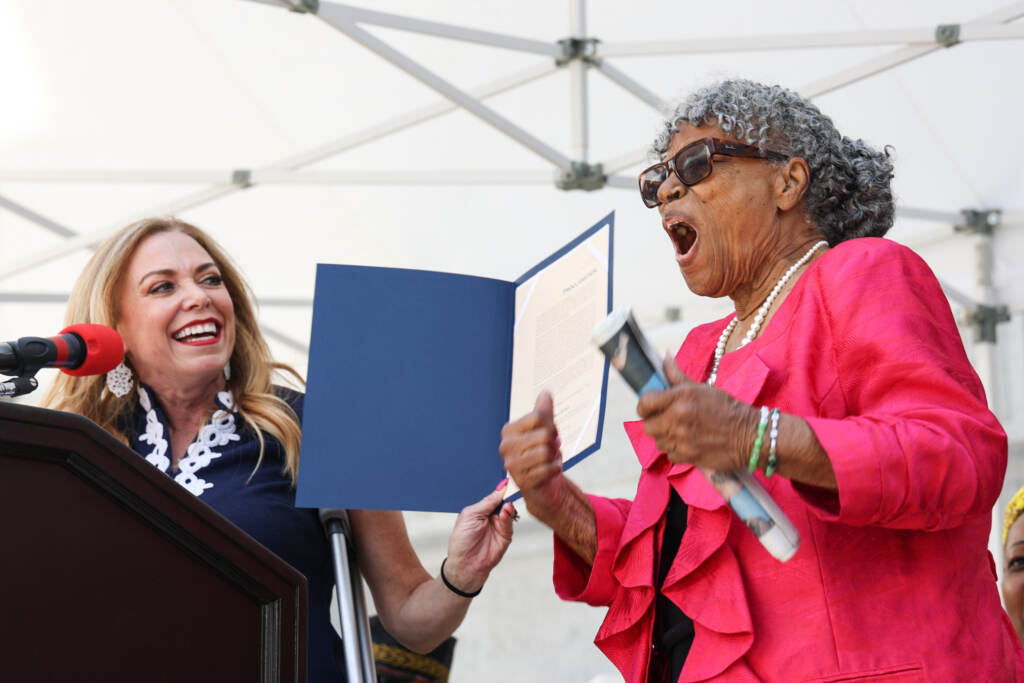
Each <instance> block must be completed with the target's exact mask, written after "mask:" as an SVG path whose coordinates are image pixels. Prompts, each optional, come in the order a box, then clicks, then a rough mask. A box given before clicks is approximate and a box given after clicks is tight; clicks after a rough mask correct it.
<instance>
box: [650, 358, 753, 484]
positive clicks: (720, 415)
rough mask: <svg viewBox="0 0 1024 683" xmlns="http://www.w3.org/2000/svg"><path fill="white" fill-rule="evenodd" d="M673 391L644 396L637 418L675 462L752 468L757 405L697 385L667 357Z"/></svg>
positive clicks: (666, 361) (728, 468)
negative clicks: (752, 447)
mask: <svg viewBox="0 0 1024 683" xmlns="http://www.w3.org/2000/svg"><path fill="white" fill-rule="evenodd" d="M664 367H665V376H666V378H667V379H668V381H669V385H670V386H669V388H668V389H666V390H664V391H651V392H648V393H646V394H644V395H643V396H642V397H641V398H640V401H639V403H637V408H636V411H637V414H638V415H639V416H640V417H641V418H642V419H643V421H644V431H645V432H647V433H648V434H649V435H651V436H652V437H654V441H655V443H656V444H657V445H658V449H659V450H662V451H664V452H665V454H666V455H667V456H668V459H669V460H670V461H672V462H674V463H691V464H693V465H696V466H697V467H701V468H706V469H712V470H719V471H726V472H728V471H732V470H735V469H738V468H740V467H746V464H747V460H748V459H749V457H750V448H751V446H752V444H753V443H754V436H755V434H756V432H757V423H758V420H759V417H758V412H757V410H756V409H755V408H753V407H752V406H749V405H747V404H745V403H741V402H740V401H737V400H736V399H734V398H733V397H731V396H729V394H727V393H725V392H724V391H722V390H720V389H716V388H715V387H712V386H708V385H707V384H703V383H700V384H698V383H697V382H694V381H693V380H692V379H690V378H689V377H687V376H686V375H685V374H683V372H682V371H681V370H680V369H679V367H678V366H677V365H676V363H675V360H674V359H673V358H672V357H671V356H666V358H665V363H664Z"/></svg>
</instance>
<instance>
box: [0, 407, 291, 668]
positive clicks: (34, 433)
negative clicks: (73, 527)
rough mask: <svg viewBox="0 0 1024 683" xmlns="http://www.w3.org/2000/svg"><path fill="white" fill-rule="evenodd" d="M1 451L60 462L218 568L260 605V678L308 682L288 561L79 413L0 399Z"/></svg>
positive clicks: (168, 538) (0, 454) (3, 454)
mask: <svg viewBox="0 0 1024 683" xmlns="http://www.w3.org/2000/svg"><path fill="white" fill-rule="evenodd" d="M0 458H22V459H28V460H34V461H37V462H47V463H49V464H53V465H57V466H59V467H63V468H64V469H65V470H67V471H68V472H70V473H71V474H73V475H74V476H76V477H78V478H79V479H80V480H81V481H83V482H85V483H87V484H89V485H91V486H93V487H95V488H96V489H98V490H99V491H100V492H101V493H102V494H103V495H105V496H107V497H108V498H109V499H110V500H111V501H113V502H115V503H117V504H118V505H120V506H121V507H122V508H124V509H125V510H126V511H127V512H128V513H130V514H132V515H134V516H135V517H136V518H137V519H138V520H139V521H141V522H143V523H145V524H147V525H149V526H150V527H151V528H152V529H154V530H155V531H157V532H158V533H159V534H160V535H162V537H163V538H164V539H165V540H166V541H169V542H170V543H173V544H174V545H176V546H178V547H179V548H180V549H182V550H184V551H185V552H186V553H188V554H189V555H191V556H192V557H193V558H194V559H195V560H196V561H198V562H201V563H203V564H205V565H207V566H208V567H209V568H211V569H212V570H213V571H214V572H216V573H218V574H219V575H221V577H222V578H223V579H225V580H226V581H227V583H229V584H230V585H233V586H234V587H236V588H237V589H238V590H239V591H241V592H242V593H244V594H246V595H247V596H249V597H251V598H252V599H253V600H254V601H256V602H257V603H258V605H259V608H258V609H259V619H260V639H259V643H258V644H257V647H259V649H260V659H261V661H260V667H259V668H260V677H259V680H260V682H261V683H284V682H294V683H305V682H306V679H307V661H306V658H307V647H306V640H307V633H306V630H307V623H308V622H307V612H308V587H307V582H306V578H305V576H303V575H302V573H300V572H299V571H298V570H296V569H295V568H294V567H292V566H291V565H290V564H288V563H287V562H285V561H284V560H282V559H281V558H280V557H278V556H277V555H275V554H274V553H273V552H271V551H270V550H268V549H267V548H266V547H265V546H263V545H262V544H260V543H259V542H257V541H256V540H255V539H253V538H252V537H251V536H249V535H248V534H246V533H245V532H244V531H242V530H241V529H240V528H238V527H237V526H235V525H234V524H232V523H231V522H230V521H228V520H227V519H226V518H225V517H223V516H222V515H220V513H218V512H217V511H216V510H214V509H213V508H212V507H210V506H209V505H207V504H206V503H204V502H202V501H201V500H200V499H199V498H197V497H196V496H194V495H192V494H191V493H190V492H188V491H187V490H185V489H184V488H183V487H181V486H180V485H179V484H177V483H175V482H174V481H173V480H172V479H171V478H170V477H168V476H167V475H166V474H164V473H163V472H161V471H159V470H158V469H157V468H155V467H154V466H153V465H151V464H150V463H149V462H147V461H146V460H145V459H144V458H142V457H141V456H140V455H138V454H137V453H135V452H134V451H132V450H131V449H130V448H128V447H127V446H126V445H124V444H123V443H121V442H120V441H118V440H117V439H116V438H114V437H113V436H112V435H110V434H109V433H107V432H106V431H105V430H104V429H102V428H101V427H99V426H98V425H97V424H96V423H94V422H92V421H91V420H89V419H87V418H85V417H82V416H81V415H77V414H74V413H68V412H63V411H56V410H48V409H43V408H36V407H32V406H26V405H19V404H16V403H12V402H5V401H0ZM143 494H145V495H143ZM11 550H13V549H10V548H8V549H5V551H6V552H10V551H11ZM289 660H290V661H289ZM289 663H290V664H291V665H290V666H289ZM285 669H288V670H287V671H286V670H285Z"/></svg>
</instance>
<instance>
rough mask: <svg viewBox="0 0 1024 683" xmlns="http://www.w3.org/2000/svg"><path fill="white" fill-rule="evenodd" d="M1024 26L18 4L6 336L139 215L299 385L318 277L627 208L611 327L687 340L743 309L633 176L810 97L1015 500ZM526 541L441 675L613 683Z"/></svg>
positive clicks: (42, 329) (10, 122)
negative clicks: (689, 251) (1002, 466)
mask: <svg viewBox="0 0 1024 683" xmlns="http://www.w3.org/2000/svg"><path fill="white" fill-rule="evenodd" d="M296 2H298V0H296ZM285 4H287V3H285ZM410 17H414V19H413V18H410ZM1019 17H1024V3H1021V2H1016V3H1010V2H1008V0H979V1H977V2H974V3H971V4H970V5H966V4H964V3H959V2H952V1H950V0H942V1H932V0H906V1H904V2H899V3H894V2H882V1H880V0H872V1H870V2H852V1H850V0H845V1H829V2H807V1H801V0H784V1H783V2H780V3H758V2H753V1H752V0H737V1H736V2H732V3H701V4H697V3H681V2H669V1H668V0H637V1H636V2H631V3H608V2H590V3H584V2H583V0H570V1H569V2H567V3H565V4H562V3H551V2H542V1H540V0H521V1H520V2H515V3H511V2H503V1H499V0H445V1H444V2H434V3H428V4H424V3H418V2H414V1H412V0H380V1H378V2H375V3H373V4H372V8H370V7H364V8H360V7H356V6H352V5H346V4H341V3H336V2H327V1H326V0H324V1H322V2H320V3H319V13H318V14H316V15H314V14H308V13H298V12H289V11H286V10H285V9H283V8H282V7H280V6H274V3H273V2H270V1H264V0H261V1H259V2H252V1H245V0H93V1H92V2H62V1H60V0H7V1H6V2H4V3H0V64H2V65H3V68H2V69H0V93H2V100H0V339H4V340H6V339H13V338H17V337H18V336H22V335H27V334H50V333H53V332H55V331H56V330H57V329H59V328H60V325H61V319H62V316H63V305H62V302H63V297H64V296H66V294H67V292H68V290H69V289H70V287H71V284H72V282H73V280H74V277H75V276H76V275H77V273H78V271H79V270H80V269H81V267H82V265H83V264H84V263H85V260H86V259H87V258H88V255H89V245H90V244H93V243H95V242H96V241H97V240H98V239H100V238H101V237H102V236H103V235H105V234H108V233H109V232H111V231H112V230H114V229H116V228H118V227H120V226H122V225H124V224H125V223H127V222H128V221H129V220H132V219H134V218H137V217H140V216H144V215H152V214H160V213H169V212H173V213H177V214H179V215H180V216H182V217H183V218H185V219H187V220H190V221H192V222H194V223H196V224H198V225H200V226H202V227H204V228H206V229H208V230H209V231H210V232H211V233H212V234H213V235H214V236H215V237H216V238H217V239H218V240H220V241H221V242H222V243H223V244H224V245H225V246H226V247H227V248H228V250H229V251H230V252H231V253H232V254H233V255H234V256H235V257H236V259H237V261H238V263H239V264H240V265H241V267H242V269H243V270H244V271H245V272H246V273H247V274H248V276H249V277H250V279H251V282H252V284H253V286H254V289H255V291H256V293H257V294H258V296H259V297H260V300H261V324H263V325H264V329H265V330H266V331H267V333H268V335H269V336H270V338H271V340H272V343H273V346H274V351H275V353H276V354H277V355H278V356H279V358H281V359H282V360H285V361H288V362H291V363H293V364H294V365H296V366H297V367H298V368H300V369H304V368H305V363H306V361H305V355H304V345H305V344H306V342H307V340H308V334H309V328H310V318H311V309H310V306H309V303H310V300H311V297H312V290H313V274H314V264H315V263H317V262H334V263H358V264H367V265H380V266H399V267H412V268H424V269H434V270H445V271H453V272H461V273H469V274H475V275H485V276H491V277H498V278H503V279H513V278H515V277H516V276H518V275H520V274H521V273H522V272H524V271H525V270H527V269H528V268H529V267H530V266H532V265H533V264H534V263H536V262H537V261H538V260H540V259H541V258H543V257H544V256H546V255H547V254H548V253H549V252H550V251H552V250H553V249H554V248H556V247H558V246H559V245H561V244H563V243H565V242H566V241H568V240H569V239H570V238H572V237H573V236H574V235H575V234H577V233H578V232H579V231H581V230H582V229H584V228H585V227H587V226H589V225H590V224H592V223H593V222H595V221H596V220H597V219H599V218H600V217H601V216H603V215H605V214H606V213H607V212H608V211H610V210H615V211H616V216H617V228H618V230H617V232H618V235H617V240H616V244H615V250H616V251H615V261H616V282H615V302H616V305H625V304H631V305H633V306H634V309H635V310H636V311H637V312H638V313H639V314H640V317H641V320H642V322H644V323H645V324H646V325H648V326H649V327H651V328H652V330H653V332H654V336H655V337H656V339H657V341H658V343H659V344H660V345H662V346H663V347H665V348H668V347H674V346H676V345H678V343H679V342H680V341H681V340H682V337H683V335H684V334H685V332H686V330H687V329H688V328H689V327H691V326H692V325H694V324H697V323H699V322H703V321H705V320H708V319H711V318H713V317H718V316H720V315H721V314H723V313H724V312H725V311H726V310H727V309H728V302H724V301H712V300H701V299H698V298H697V297H695V296H693V295H692V294H690V293H689V292H688V291H687V290H686V288H685V284H684V283H683V281H682V279H681V278H680V276H679V274H678V271H677V269H676V266H675V264H674V261H673V259H672V250H671V247H670V246H669V243H668V241H667V240H666V239H665V238H664V237H663V236H662V234H661V230H660V227H659V223H658V220H657V218H656V215H655V213H654V212H651V211H649V210H647V209H645V208H644V207H643V206H642V204H641V203H640V201H639V198H638V197H637V196H636V194H637V193H636V191H635V189H633V183H634V180H633V179H634V178H635V174H636V172H638V171H639V170H640V168H642V166H643V165H644V161H645V159H644V155H643V149H644V148H645V147H646V146H647V145H648V144H649V143H650V140H651V139H652V138H653V136H654V134H655V133H656V132H657V130H658V128H659V127H660V122H661V113H659V111H658V110H657V108H656V107H657V105H658V104H659V103H661V102H666V103H668V102H672V101H673V100H674V99H675V98H676V97H677V96H679V95H682V94H684V93H686V92H688V91H689V90H691V89H692V88H693V87H695V86H697V85H701V84H705V83H708V82H711V81H714V80H717V79H719V78H723V77H732V76H739V77H747V78H753V79H756V80H763V81H769V82H777V83H781V84H783V85H785V86H788V87H791V88H794V89H796V90H798V91H800V92H803V93H805V94H808V95H811V96H813V97H814V99H815V101H816V102H817V103H818V105H819V106H820V107H821V108H822V110H823V111H825V112H826V113H828V114H830V115H831V116H832V117H833V118H834V120H835V121H836V123H837V126H838V127H839V129H840V130H841V131H842V132H844V133H845V134H847V135H851V136H854V137H863V138H864V139H865V140H867V141H868V142H870V143H872V144H874V145H876V146H881V145H891V146H892V148H893V153H894V155H895V161H896V169H897V171H896V173H897V175H896V179H895V189H896V192H897V195H898V201H899V207H900V214H899V216H898V219H897V223H896V226H895V227H894V228H893V230H892V232H891V233H890V237H892V238H893V239H896V240H898V241H901V242H904V243H906V244H909V245H910V246H912V247H914V248H915V249H917V250H918V251H919V252H920V253H921V254H922V255H923V256H924V257H925V258H926V260H928V261H929V263H930V264H931V265H932V267H933V269H934V270H935V271H936V273H937V274H938V275H939V277H940V278H941V279H942V280H943V282H944V283H945V284H946V285H947V287H948V291H949V293H950V296H951V301H952V303H953V306H954V312H955V313H956V314H957V315H958V316H959V319H960V320H961V321H962V323H963V324H962V332H963V335H964V338H965V342H966V343H967V346H968V350H969V353H970V354H971V357H972V360H973V361H974V362H975V365H976V367H977V368H978V371H979V374H981V376H982V378H983V380H984V381H985V383H986V387H987V390H988V392H989V396H990V401H991V403H992V405H993V407H994V409H995V410H996V412H997V413H998V414H999V416H1000V418H1001V419H1002V420H1003V422H1004V426H1005V427H1006V429H1007V432H1008V433H1009V435H1010V438H1011V456H1013V454H1014V453H1016V457H1015V458H1014V459H1013V462H1011V469H1010V474H1009V476H1008V479H1007V489H1008V490H1010V489H1015V488H1016V487H1017V486H1019V485H1020V484H1022V483H1024V466H1022V465H1021V464H1020V463H1019V462H1018V461H1019V460H1021V459H1024V415H1022V412H1024V354H1022V353H1021V348H1024V314H1022V310H1024V259H1022V254H1024V173H1022V172H1021V170H1020V162H1019V159H1018V158H1017V156H1016V154H1015V152H1016V151H1018V150H1019V149H1020V144H1019V143H1018V142H1016V141H1015V139H1014V138H1015V131H1016V128H1017V123H1018V119H1019V117H1020V112H1021V110H1022V108H1024V88H1022V85H1021V79H1020V76H1019V74H1018V73H1017V71H1018V69H1019V68H1020V65H1021V64H1022V63H1024V40H1022V39H1024V21H1021V20H1019V19H1018V18H1019ZM947 25H954V26H955V27H956V29H955V30H956V31H957V32H958V33H957V35H958V37H959V41H960V42H955V43H953V42H952V41H948V42H950V43H951V44H950V45H949V46H948V47H947V46H944V45H943V44H941V43H940V42H936V40H937V37H938V38H939V39H941V40H947V38H948V37H949V36H950V35H951V31H952V29H950V28H948V27H946V26H947ZM940 27H946V28H940ZM343 29H344V30H343ZM405 29H412V30H405ZM463 29H465V30H463ZM442 36H448V37H447V38H446V37H442ZM570 37H576V38H580V39H583V40H582V46H583V47H585V48H589V49H590V50H591V52H590V53H588V54H587V57H588V59H589V61H586V62H585V61H583V60H581V59H571V58H570V59H569V60H568V61H567V62H565V63H562V64H560V63H559V62H560V61H561V60H560V57H561V56H562V55H563V52H562V47H561V46H560V44H559V43H558V41H559V40H561V39H566V38H570ZM353 38H358V39H359V41H361V42H358V41H357V40H354V39H353ZM589 38H594V39H597V40H598V41H599V42H596V43H592V42H589V41H587V40H586V39H589ZM484 43H492V44H493V43H499V44H501V45H502V47H492V46H490V45H487V44H484ZM370 48H373V49H374V50H376V51H377V53H375V52H374V51H373V50H371V49H370ZM391 51H397V52H398V53H399V56H397V57H396V55H395V54H394V53H393V52H391ZM378 53H384V54H385V55H386V56H388V57H389V58H390V59H391V61H390V62H389V61H387V60H385V59H382V58H381V56H380V54H378ZM401 55H404V56H405V57H406V58H407V59H408V62H403V61H402V57H401ZM395 62H398V63H400V64H404V66H405V67H406V69H407V70H405V71H403V69H402V68H399V66H396V64H395ZM410 64H411V65H412V66H410ZM408 71H412V72H414V73H415V74H416V76H418V78H416V77H413V76H412V75H410V73H409V72H408ZM424 81H427V82H429V83H430V85H427V84H425V83H424ZM442 81H443V82H442ZM439 91H442V92H441V93H439ZM465 93H470V94H474V95H477V96H480V99H473V98H468V99H467V97H465V96H464V94H465ZM481 93H489V94H487V96H485V97H484V96H482V95H481ZM446 96H447V97H446ZM452 98H454V99H456V100H461V102H462V104H464V105H466V106H469V107H470V109H471V110H472V111H469V110H467V109H465V108H460V107H458V106H456V105H454V104H452V102H451V99H452ZM502 131H504V132H502ZM509 134H511V137H510V135H509ZM514 138H515V139H514ZM523 143H526V144H523ZM573 161H576V162H586V163H588V164H591V165H593V164H599V163H600V164H602V170H603V172H604V173H606V174H607V175H608V177H609V179H608V182H609V184H608V185H606V186H604V187H603V188H601V189H598V190H596V191H593V192H585V191H581V190H573V191H564V190H560V189H558V188H556V187H555V184H554V182H553V178H554V174H555V173H556V167H559V166H561V167H563V170H564V169H567V168H570V166H569V165H570V163H571V162H573ZM246 180H248V182H250V183H252V184H251V186H245V185H246V182H245V181H246ZM243 186H245V187H243ZM964 210H975V211H979V212H981V217H982V218H985V217H988V216H991V217H992V218H993V221H994V222H995V225H994V227H993V229H992V231H991V234H978V233H974V232H970V231H967V232H963V231H961V232H957V231H955V230H954V226H955V225H961V226H966V225H968V224H969V223H970V221H969V220H968V219H967V217H965V216H964V215H962V214H961V212H962V211H964ZM988 212H997V213H988ZM975 225H977V224H975ZM977 304H986V305H987V306H989V307H991V308H990V309H985V308H978V306H977ZM1001 306H1005V307H1006V308H1005V312H1006V313H1007V314H1008V315H1009V316H1010V320H1009V321H1008V322H1000V323H998V324H997V325H996V327H995V331H996V338H997V341H996V342H995V343H990V342H979V341H977V334H978V331H979V330H980V327H979V326H978V325H976V324H974V323H972V322H971V320H972V318H971V316H972V314H974V315H976V314H977V313H978V312H979V311H980V312H982V313H984V312H985V311H986V310H993V311H997V312H998V311H999V310H1000V309H999V307H1001ZM677 317H678V318H679V319H678V321H677V320H676V318H677ZM41 374H45V373H41ZM42 379H44V380H45V377H42ZM610 404H611V405H610V408H609V412H608V416H609V417H608V422H607V428H606V437H605V438H606V443H607V444H608V446H607V447H606V448H605V449H604V451H603V452H602V453H601V454H598V455H596V456H594V457H592V458H591V459H590V460H588V461H587V462H586V463H584V464H583V465H582V466H581V467H580V468H579V469H578V470H577V476H578V477H579V479H580V480H581V482H583V483H584V484H585V485H586V486H588V487H589V488H591V489H594V490H596V492H600V493H606V494H614V495H627V496H628V495H630V494H631V493H632V490H633V489H632V486H633V484H634V478H635V475H636V472H635V466H634V464H633V461H632V459H631V455H630V452H629V449H628V446H627V445H626V442H625V439H624V438H623V437H622V435H621V429H620V428H619V426H618V422H619V420H621V419H627V418H628V417H629V416H630V415H631V414H632V403H631V399H630V398H629V395H628V392H627V390H625V389H624V388H623V387H622V386H621V385H620V384H618V383H617V382H616V381H614V380H613V386H612V395H611V399H610ZM410 524H411V527H412V529H413V531H414V533H415V534H417V535H418V543H419V547H420V548H421V550H422V551H423V554H424V560H425V562H426V563H427V564H428V566H429V565H430V564H431V563H432V562H434V559H435V557H436V560H437V563H439V562H440V558H441V557H442V556H443V554H444V550H443V538H444V534H445V533H446V531H447V528H448V526H449V525H450V519H449V518H448V517H443V516H441V517H432V516H419V515H417V516H412V517H411V521H410ZM520 527H521V528H520V529H519V532H520V533H519V536H520V538H518V539H517V541H516V542H515V544H514V546H513V549H512V550H511V551H510V554H509V557H508V559H507V560H506V562H505V564H504V565H503V566H502V567H501V568H500V569H499V570H498V571H497V572H496V573H495V576H494V577H493V579H492V582H491V585H489V586H488V590H487V592H486V594H485V596H482V598H481V599H480V600H478V603H479V604H478V605H476V608H475V610H474V611H473V613H472V614H471V616H470V618H469V620H468V621H467V624H466V625H465V626H464V627H463V629H462V631H460V634H459V635H460V639H461V642H460V645H459V648H458V650H457V655H458V656H457V657H456V665H455V667H454V670H453V677H452V680H453V681H455V683H458V682H459V681H475V680H488V681H547V680H552V681H554V680H557V681H588V680H591V679H592V678H593V677H595V676H598V675H599V674H601V673H602V672H605V673H607V672H611V667H610V664H608V663H607V662H605V661H604V660H603V658H602V657H601V655H600V654H599V653H598V652H597V651H596V649H595V648H594V647H593V646H592V645H591V644H590V640H591V639H592V637H593V634H594V632H595V631H596V628H597V624H598V623H599V621H600V614H599V613H598V612H597V611H595V610H587V609H584V608H581V607H575V606H569V605H562V604H558V603H557V600H556V599H555V598H554V597H553V595H552V594H551V590H550V587H549V585H548V576H549V571H550V568H549V561H550V549H549V545H548V544H549V539H548V537H547V535H545V534H544V533H542V531H541V530H539V529H538V528H537V527H536V526H535V525H533V524H532V522H531V521H526V522H524V523H523V524H521V525H520ZM997 557H998V553H997ZM541 613H543V614H544V619H543V620H541V621H542V623H537V619H536V617H537V616H538V615H539V614H541Z"/></svg>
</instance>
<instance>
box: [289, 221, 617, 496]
mask: <svg viewBox="0 0 1024 683" xmlns="http://www.w3.org/2000/svg"><path fill="white" fill-rule="evenodd" d="M606 227H607V228H608V230H609V241H608V244H609V253H608V303H607V308H608V311H611V305H612V269H611V268H612V258H611V256H612V235H611V232H612V230H613V229H614V213H611V214H609V215H608V216H606V217H605V218H603V219H602V220H601V221H600V222H598V223H597V224H596V225H594V226H592V227H591V228H589V229H588V230H587V231H586V232H584V233H583V234H582V235H580V236H579V237H577V238H576V239H575V240H573V241H572V242H570V243H569V244H567V245H566V246H565V247H563V248H562V249H560V250H559V251H558V252H556V253H555V254H552V255H551V256H549V257H548V258H547V259H545V260H544V261H543V262H541V263H539V264H537V266H535V267H534V268H532V269H531V270H530V271H528V272H527V273H525V274H524V275H523V276H522V277H520V278H519V279H518V280H516V281H515V282H506V281H504V280H495V279H491V278H484V277H473V276H468V275H457V274H452V273H439V272H433V271H423V270H410V269H402V268H375V267H368V266H345V265H326V264H319V265H318V266H317V272H316V293H315V296H314V300H313V330H312V334H311V339H310V348H309V367H308V369H307V375H306V377H307V386H306V398H305V406H304V416H303V425H302V427H303V436H302V451H301V455H300V467H299V478H298V485H297V492H296V504H297V505H298V506H301V507H329V508H355V509H374V510H424V511H434V512H458V511H459V510H461V509H462V508H463V507H465V506H466V505H468V504H470V503H473V502H475V501H477V500H479V499H480V498H482V497H483V496H485V495H486V494H487V493H489V492H491V491H493V490H494V488H495V486H496V485H497V483H498V481H499V480H501V479H502V478H503V477H504V476H505V474H504V467H503V466H502V462H501V456H500V455H499V454H498V444H499V443H500V441H501V427H502V425H504V424H505V422H506V421H507V420H508V411H509V396H510V387H511V379H512V332H513V322H514V317H515V292H516V287H517V286H518V285H519V284H520V283H522V282H523V281H525V280H527V279H529V278H530V277H531V276H533V275H534V274H535V273H537V272H538V271H540V270H541V269H543V268H544V267H545V266H547V265H548V264H550V263H551V262H553V261H554V260H555V259H557V258H558V257H560V256H562V255H563V254H565V253H567V252H568V251H570V250H571V249H573V248H574V247H576V246H578V245H579V244H581V243H582V242H583V241H584V240H586V239H587V238H589V237H590V236H592V235H593V234H594V233H596V232H597V231H598V230H601V229H603V228H606ZM595 353H597V351H596V350H595ZM607 380H608V366H607V363H606V364H605V369H604V380H603V384H602V392H601V394H602V395H601V403H600V411H599V416H598V423H597V441H596V443H594V444H593V445H592V446H590V447H589V448H587V449H585V450H583V451H581V452H580V453H578V454H577V455H575V456H574V457H573V458H572V459H571V460H568V461H566V463H565V466H566V467H569V466H571V465H573V464H575V463H576V462H578V461H579V460H581V459H582V458H583V457H585V456H587V455H589V454H590V453H592V452H594V451H596V450H597V449H598V448H600V445H601V432H602V427H603V424H604V405H605V393H606V391H607Z"/></svg>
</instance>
